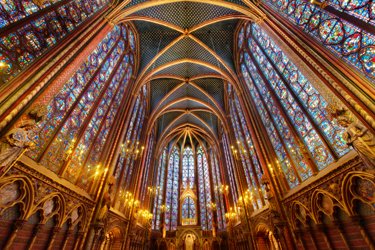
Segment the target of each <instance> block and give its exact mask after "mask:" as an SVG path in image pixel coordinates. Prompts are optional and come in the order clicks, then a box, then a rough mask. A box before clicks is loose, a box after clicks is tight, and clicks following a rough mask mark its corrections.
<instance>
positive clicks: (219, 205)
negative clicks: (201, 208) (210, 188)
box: [210, 149, 225, 229]
mask: <svg viewBox="0 0 375 250" xmlns="http://www.w3.org/2000/svg"><path fill="white" fill-rule="evenodd" d="M210 156H211V157H210V159H211V166H212V167H211V169H212V170H211V171H212V180H213V183H212V185H214V187H220V186H221V185H222V181H221V176H220V167H219V163H218V160H217V155H216V154H215V153H214V151H213V150H212V149H211V150H210ZM214 194H215V203H216V212H217V224H218V225H217V226H218V228H219V229H224V226H225V210H224V197H223V196H222V195H221V194H220V193H219V190H218V189H215V188H214Z"/></svg>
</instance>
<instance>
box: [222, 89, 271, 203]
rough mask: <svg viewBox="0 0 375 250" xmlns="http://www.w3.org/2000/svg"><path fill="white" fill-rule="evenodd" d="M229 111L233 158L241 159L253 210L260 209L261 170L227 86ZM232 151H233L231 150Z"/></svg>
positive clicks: (242, 115)
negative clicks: (233, 134) (231, 126)
mask: <svg viewBox="0 0 375 250" xmlns="http://www.w3.org/2000/svg"><path fill="white" fill-rule="evenodd" d="M228 97H229V111H230V115H231V120H232V124H233V128H234V132H235V135H236V139H237V141H236V143H235V145H232V147H233V149H234V150H235V152H236V153H234V155H235V157H238V155H239V157H240V158H241V161H242V166H243V168H244V172H245V177H246V181H247V185H248V191H250V194H251V196H252V197H253V198H252V202H253V206H254V209H259V208H262V207H263V206H264V205H265V200H264V197H263V194H264V187H263V186H262V185H261V182H260V181H261V178H262V173H263V171H262V169H261V168H260V163H259V160H258V157H257V154H256V152H255V149H254V145H253V140H252V138H251V136H250V132H249V129H248V125H247V122H246V120H245V117H244V114H243V111H242V107H241V105H240V102H239V100H238V96H237V94H236V93H235V92H234V90H233V88H232V87H231V85H228ZM232 151H233V150H232Z"/></svg>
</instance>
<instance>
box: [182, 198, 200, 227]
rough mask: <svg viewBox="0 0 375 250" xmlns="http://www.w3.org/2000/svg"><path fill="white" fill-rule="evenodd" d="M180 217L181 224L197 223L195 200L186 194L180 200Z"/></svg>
mask: <svg viewBox="0 0 375 250" xmlns="http://www.w3.org/2000/svg"><path fill="white" fill-rule="evenodd" d="M181 219H182V225H183V226H186V225H196V224H197V209H196V202H195V201H194V199H193V198H192V197H190V196H187V197H185V198H184V199H183V200H182V205H181Z"/></svg>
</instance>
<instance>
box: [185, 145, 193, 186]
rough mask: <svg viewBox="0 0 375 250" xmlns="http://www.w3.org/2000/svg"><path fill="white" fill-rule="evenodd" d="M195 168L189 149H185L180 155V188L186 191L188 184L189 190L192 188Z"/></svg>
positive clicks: (190, 149)
mask: <svg viewBox="0 0 375 250" xmlns="http://www.w3.org/2000/svg"><path fill="white" fill-rule="evenodd" d="M194 181H195V168H194V154H193V150H192V148H191V147H185V148H184V150H183V153H182V188H183V189H186V188H187V186H188V184H189V185H190V188H193V187H194V183H195V182H194Z"/></svg>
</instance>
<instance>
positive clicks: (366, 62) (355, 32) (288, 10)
mask: <svg viewBox="0 0 375 250" xmlns="http://www.w3.org/2000/svg"><path fill="white" fill-rule="evenodd" d="M263 2H264V3H265V4H267V5H268V6H270V7H271V8H272V9H274V10H275V11H277V13H280V14H281V15H283V16H284V17H285V18H286V19H287V20H289V21H290V22H292V23H293V24H295V25H296V26H297V27H299V28H300V29H301V30H303V31H304V32H305V33H307V34H309V35H310V36H311V37H313V38H314V39H315V40H316V41H317V42H318V43H320V44H323V45H324V46H325V47H326V48H327V49H328V50H330V51H331V52H332V53H333V54H334V55H335V56H337V57H338V58H341V59H342V60H344V61H346V62H347V63H348V64H349V65H350V66H352V67H354V68H356V69H357V70H359V71H360V72H361V73H362V74H364V75H366V76H367V77H368V78H369V79H371V80H374V79H375V46H374V45H375V35H374V34H373V32H371V31H370V28H373V26H374V25H375V22H374V18H375V15H374V14H373V12H374V10H373V9H374V3H373V2H372V1H358V0H353V1H346V0H328V1H325V2H326V3H327V4H328V5H329V6H330V7H333V8H334V9H336V11H333V10H332V9H328V8H326V9H321V8H320V7H318V6H316V5H314V4H312V3H310V1H305V0H285V1H277V0H263ZM341 13H343V14H341ZM344 14H345V15H344ZM371 26H372V27H371ZM372 82H373V81H372Z"/></svg>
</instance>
